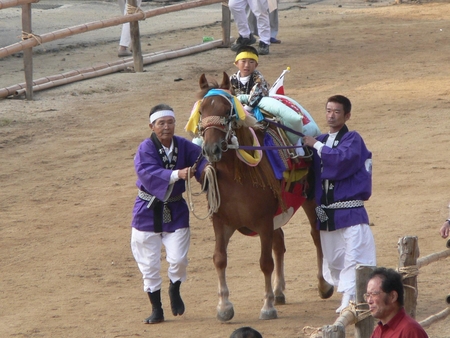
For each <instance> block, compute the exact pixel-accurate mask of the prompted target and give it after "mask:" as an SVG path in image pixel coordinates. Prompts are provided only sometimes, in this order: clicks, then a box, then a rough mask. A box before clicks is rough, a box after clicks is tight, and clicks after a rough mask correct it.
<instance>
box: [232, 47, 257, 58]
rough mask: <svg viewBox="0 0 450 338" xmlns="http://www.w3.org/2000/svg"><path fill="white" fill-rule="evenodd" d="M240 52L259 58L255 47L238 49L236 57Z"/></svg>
mask: <svg viewBox="0 0 450 338" xmlns="http://www.w3.org/2000/svg"><path fill="white" fill-rule="evenodd" d="M242 52H249V53H253V54H255V55H256V56H258V57H259V54H258V51H257V50H256V48H255V47H252V46H242V47H239V49H238V50H237V51H236V55H239V54H240V53H242Z"/></svg>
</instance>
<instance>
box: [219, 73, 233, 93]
mask: <svg viewBox="0 0 450 338" xmlns="http://www.w3.org/2000/svg"><path fill="white" fill-rule="evenodd" d="M219 88H220V89H226V90H229V89H230V77H229V76H228V74H227V73H226V72H223V79H222V83H221V84H220V87H219Z"/></svg>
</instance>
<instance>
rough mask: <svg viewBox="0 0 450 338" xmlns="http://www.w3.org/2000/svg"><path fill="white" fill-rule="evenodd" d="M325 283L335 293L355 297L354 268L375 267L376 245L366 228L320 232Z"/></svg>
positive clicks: (356, 226) (363, 226) (366, 225)
mask: <svg viewBox="0 0 450 338" xmlns="http://www.w3.org/2000/svg"><path fill="white" fill-rule="evenodd" d="M320 240H321V242H322V251H323V265H322V272H323V276H324V278H325V280H326V281H327V282H328V283H330V284H332V285H334V286H337V291H338V292H345V293H348V294H351V295H355V293H356V270H355V268H356V265H357V264H365V265H371V266H376V265H377V262H376V253H375V241H374V239H373V235H372V230H370V227H369V225H368V224H359V225H354V226H351V227H348V228H343V229H339V230H335V231H320Z"/></svg>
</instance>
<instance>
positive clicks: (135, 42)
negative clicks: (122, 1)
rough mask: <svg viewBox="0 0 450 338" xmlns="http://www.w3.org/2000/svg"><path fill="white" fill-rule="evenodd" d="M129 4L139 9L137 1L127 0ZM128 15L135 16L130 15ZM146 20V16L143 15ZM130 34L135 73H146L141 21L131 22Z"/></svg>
mask: <svg viewBox="0 0 450 338" xmlns="http://www.w3.org/2000/svg"><path fill="white" fill-rule="evenodd" d="M127 3H128V4H130V5H131V6H132V7H133V8H136V7H137V2H136V0H127ZM127 14H134V13H128V12H127ZM143 17H144V18H145V14H143ZM130 34H131V46H132V47H131V48H132V49H133V61H134V71H135V72H141V73H142V72H143V71H144V60H143V57H142V51H141V34H140V32H139V21H138V20H136V21H131V22H130Z"/></svg>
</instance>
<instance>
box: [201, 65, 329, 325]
mask: <svg viewBox="0 0 450 338" xmlns="http://www.w3.org/2000/svg"><path fill="white" fill-rule="evenodd" d="M199 85H200V91H199V93H198V98H199V99H200V100H201V101H199V108H198V110H199V114H200V118H199V123H198V126H199V131H200V133H201V136H202V154H203V155H204V156H205V157H206V158H207V159H208V160H209V162H210V163H211V166H212V167H213V168H214V169H215V173H216V177H217V186H218V191H219V194H220V199H221V202H220V206H219V207H218V210H216V212H214V213H213V214H212V216H211V218H212V223H213V228H214V234H215V248H214V255H213V262H214V266H215V269H216V272H217V275H218V279H219V303H218V305H217V318H218V319H219V320H220V321H223V322H225V321H229V320H231V319H232V318H233V316H234V308H233V304H232V303H231V302H230V300H229V289H228V286H227V281H226V277H225V271H226V268H227V246H228V243H229V241H230V238H231V236H232V235H233V234H234V232H235V231H236V230H238V231H239V232H241V233H242V234H246V235H248V234H250V233H253V234H255V233H256V234H257V235H259V239H260V243H261V253H260V259H259V263H260V268H261V271H262V272H263V274H264V282H265V287H264V304H263V307H262V308H261V311H260V316H259V318H260V319H275V318H277V310H276V308H275V306H274V305H279V304H285V295H284V293H283V291H284V289H285V278H284V254H285V252H286V247H285V243H284V233H283V230H282V229H281V227H280V228H277V229H274V215H275V213H276V212H277V210H279V208H280V206H282V205H283V201H282V200H281V190H282V187H281V182H280V180H278V179H276V178H275V176H274V173H273V170H272V167H271V165H270V163H269V161H268V159H267V156H261V154H259V156H258V152H257V151H255V152H254V153H253V155H251V154H249V153H246V154H244V153H242V151H241V153H240V155H241V156H240V157H241V159H242V156H244V158H246V159H247V163H244V162H246V161H242V160H241V159H239V158H238V156H236V155H237V154H238V151H239V150H230V149H231V148H232V146H231V145H232V143H233V142H234V143H236V140H233V138H236V139H237V140H238V142H239V144H240V145H252V144H253V145H254V144H262V141H263V136H264V131H263V130H262V129H261V128H259V127H260V126H259V125H258V123H257V121H256V119H254V118H253V117H252V116H249V115H247V116H246V117H245V119H243V116H241V118H240V119H239V115H240V113H238V112H237V111H236V109H237V108H236V107H235V105H234V104H233V98H232V99H230V96H232V95H231V94H230V93H229V89H230V79H229V76H228V75H227V74H226V73H225V72H224V73H223V79H222V83H221V84H220V85H219V84H218V83H217V81H215V80H213V81H211V82H209V81H208V80H207V78H206V76H205V74H203V75H201V77H200V79H199ZM211 90H213V91H211ZM211 93H213V94H211ZM255 142H256V143H255ZM258 142H259V143H258ZM238 155H239V154H238ZM252 161H253V162H252ZM249 162H252V163H249ZM255 163H257V164H255ZM302 207H303V209H304V211H305V213H306V215H307V217H308V220H309V222H310V225H311V235H312V237H313V240H314V244H315V246H316V253H317V267H318V273H317V277H318V280H319V282H318V288H319V295H320V297H321V298H323V299H325V298H329V297H331V295H332V294H333V290H334V288H333V286H332V285H330V284H328V283H327V282H326V281H325V280H324V278H323V275H322V259H323V256H322V249H321V244H320V235H319V231H318V230H316V229H315V222H316V214H315V209H314V208H315V204H314V202H313V201H310V200H305V201H304V202H303V205H302ZM272 252H273V256H272ZM273 271H275V274H274V278H273V285H272V273H273Z"/></svg>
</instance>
